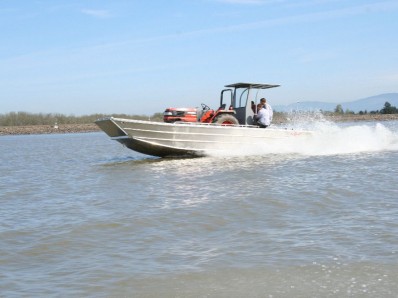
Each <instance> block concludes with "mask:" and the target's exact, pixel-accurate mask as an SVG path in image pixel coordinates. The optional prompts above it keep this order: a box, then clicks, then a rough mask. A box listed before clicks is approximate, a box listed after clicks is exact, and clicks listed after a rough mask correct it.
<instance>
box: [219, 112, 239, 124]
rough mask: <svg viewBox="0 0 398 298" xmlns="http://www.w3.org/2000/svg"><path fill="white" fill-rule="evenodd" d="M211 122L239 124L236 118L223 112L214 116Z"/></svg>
mask: <svg viewBox="0 0 398 298" xmlns="http://www.w3.org/2000/svg"><path fill="white" fill-rule="evenodd" d="M213 123H217V124H221V125H239V122H238V119H236V118H235V117H234V116H232V115H229V114H223V115H220V116H218V117H216V118H215V119H214V121H213Z"/></svg>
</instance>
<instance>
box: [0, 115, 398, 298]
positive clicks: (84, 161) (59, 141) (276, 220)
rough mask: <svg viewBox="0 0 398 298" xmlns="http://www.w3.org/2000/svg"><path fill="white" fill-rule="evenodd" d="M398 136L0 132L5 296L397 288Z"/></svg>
mask: <svg viewBox="0 0 398 298" xmlns="http://www.w3.org/2000/svg"><path fill="white" fill-rule="evenodd" d="M394 125H395V126H394ZM396 131H397V130H396V122H393V123H383V124H380V125H378V124H374V123H371V124H360V125H358V124H353V125H351V126H349V125H348V126H347V125H346V124H345V125H344V126H341V127H340V126H337V127H336V126H331V127H330V128H325V127H324V124H322V125H320V128H319V129H318V130H317V133H318V134H319V136H318V137H317V139H316V141H314V142H312V143H311V142H309V143H306V144H303V145H302V146H301V148H300V151H299V152H293V151H289V150H285V151H283V150H282V151H278V152H271V153H270V152H269V151H261V150H260V149H261V148H256V150H257V152H256V151H255V150H253V152H246V153H245V154H243V155H236V154H231V155H223V156H211V157H204V158H182V159H161V158H153V157H148V156H145V155H141V154H138V153H135V152H133V151H131V150H128V149H126V148H124V147H122V146H120V144H118V143H116V142H113V141H111V140H109V138H108V137H107V136H106V135H105V134H102V133H92V134H75V135H52V136H9V137H1V138H0V144H1V146H0V150H1V156H2V160H1V163H0V201H1V206H2V208H1V211H0V237H1V239H2V241H1V242H0V267H1V270H0V293H1V296H4V297H8V296H9V297H15V296H18V297H19V296H40V297H42V296H60V295H61V296H139V297H154V296H155V297H156V296H162V297H178V296H179V297H197V296H222V297H227V296H228V297H229V296H232V297H242V296H243V295H245V296H254V297H263V296H265V297H267V296H269V297H271V296H272V297H328V296H336V297H340V296H343V297H344V296H361V295H368V296H369V297H394V295H395V294H396V293H397V292H398V286H397V283H396V276H397V273H398V264H397V260H398V259H397V253H398V252H397V251H398V240H397V237H396V235H397V234H398V225H397V222H398V217H397V214H398V201H397V200H396V198H397V195H398V193H397V189H396V185H397V178H396V177H397V170H396V169H397V168H398V164H397V161H398V158H397V157H398V150H397V147H396V146H397V134H396ZM258 150H260V151H258Z"/></svg>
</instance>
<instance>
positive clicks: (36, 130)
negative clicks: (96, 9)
mask: <svg viewBox="0 0 398 298" xmlns="http://www.w3.org/2000/svg"><path fill="white" fill-rule="evenodd" d="M275 118H276V117H275ZM324 118H325V120H327V121H331V122H361V121H390V120H398V114H366V115H335V114H333V115H324ZM274 122H275V123H278V124H283V123H286V119H274ZM98 131H101V129H100V128H99V127H98V126H97V125H96V124H95V123H87V124H60V125H58V128H54V127H53V126H51V125H26V126H0V136H7V135H37V134H66V133H89V132H98Z"/></svg>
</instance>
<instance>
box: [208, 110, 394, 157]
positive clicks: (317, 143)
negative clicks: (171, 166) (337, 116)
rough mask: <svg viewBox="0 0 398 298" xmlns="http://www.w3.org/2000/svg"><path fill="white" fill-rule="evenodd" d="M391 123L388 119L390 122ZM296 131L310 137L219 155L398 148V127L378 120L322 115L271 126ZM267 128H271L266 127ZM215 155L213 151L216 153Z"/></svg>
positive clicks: (241, 147)
mask: <svg viewBox="0 0 398 298" xmlns="http://www.w3.org/2000/svg"><path fill="white" fill-rule="evenodd" d="M387 125H388V123H387ZM270 128H271V129H272V128H286V129H289V130H296V131H298V132H299V131H301V130H305V131H310V132H312V135H311V136H309V137H305V138H302V137H290V138H289V139H280V140H272V142H269V143H264V144H262V145H259V144H256V145H255V146H251V145H246V144H245V145H241V146H239V147H231V148H228V150H225V152H222V153H221V154H218V155H224V156H225V155H228V156H242V155H262V154H299V155H303V156H305V155H313V156H316V155H336V154H337V155H338V154H355V153H361V152H377V151H388V150H398V133H397V130H396V127H393V125H390V127H388V126H386V125H385V123H384V124H383V123H378V122H367V123H362V122H356V123H333V122H329V121H325V120H322V119H318V118H317V119H311V118H308V117H307V118H305V119H304V120H303V119H301V120H300V121H298V120H296V121H292V123H291V125H290V126H287V127H283V126H280V127H278V126H271V127H270ZM267 129H268V128H267ZM213 155H214V154H213Z"/></svg>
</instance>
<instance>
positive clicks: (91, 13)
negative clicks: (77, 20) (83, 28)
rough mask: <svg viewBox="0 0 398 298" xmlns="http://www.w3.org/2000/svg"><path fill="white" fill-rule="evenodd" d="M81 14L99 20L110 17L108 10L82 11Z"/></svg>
mask: <svg viewBox="0 0 398 298" xmlns="http://www.w3.org/2000/svg"><path fill="white" fill-rule="evenodd" d="M81 12H82V13H83V14H86V15H89V16H92V17H96V18H100V19H106V18H110V17H112V15H111V13H110V12H109V11H108V10H100V9H83V10H81Z"/></svg>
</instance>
